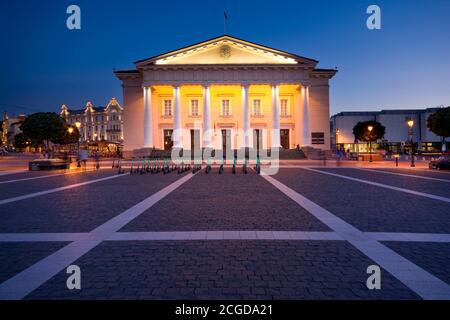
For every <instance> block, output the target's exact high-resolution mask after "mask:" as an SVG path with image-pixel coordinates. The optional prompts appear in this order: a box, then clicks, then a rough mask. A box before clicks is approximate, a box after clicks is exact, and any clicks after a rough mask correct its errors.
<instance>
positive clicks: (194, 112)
mask: <svg viewBox="0 0 450 320" xmlns="http://www.w3.org/2000/svg"><path fill="white" fill-rule="evenodd" d="M198 115H199V111H198V99H192V100H191V116H198Z"/></svg>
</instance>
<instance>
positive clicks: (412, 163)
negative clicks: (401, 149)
mask: <svg viewBox="0 0 450 320" xmlns="http://www.w3.org/2000/svg"><path fill="white" fill-rule="evenodd" d="M406 124H407V125H408V128H409V129H408V135H409V141H410V143H411V149H410V151H409V154H410V155H411V167H415V166H416V165H415V164H414V153H413V148H414V144H413V126H414V120H412V119H408V120H407V121H406Z"/></svg>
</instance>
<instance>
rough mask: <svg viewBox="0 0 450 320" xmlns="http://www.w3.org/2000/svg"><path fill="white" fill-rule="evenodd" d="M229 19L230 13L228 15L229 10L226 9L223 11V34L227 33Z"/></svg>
mask: <svg viewBox="0 0 450 320" xmlns="http://www.w3.org/2000/svg"><path fill="white" fill-rule="evenodd" d="M227 19H228V15H227V12H226V11H225V10H224V11H223V34H227Z"/></svg>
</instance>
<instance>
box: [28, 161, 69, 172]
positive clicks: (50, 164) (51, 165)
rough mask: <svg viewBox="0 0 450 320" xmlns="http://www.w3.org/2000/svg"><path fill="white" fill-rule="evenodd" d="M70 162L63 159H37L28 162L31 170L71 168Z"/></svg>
mask: <svg viewBox="0 0 450 320" xmlns="http://www.w3.org/2000/svg"><path fill="white" fill-rule="evenodd" d="M69 167H70V163H69V162H68V161H65V160H62V159H36V160H33V161H30V162H28V169H29V170H30V171H39V170H61V169H69Z"/></svg>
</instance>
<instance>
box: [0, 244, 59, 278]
mask: <svg viewBox="0 0 450 320" xmlns="http://www.w3.org/2000/svg"><path fill="white" fill-rule="evenodd" d="M66 244H67V242H34V243H26V242H4V243H0V261H1V263H0V282H3V281H5V280H7V279H8V278H10V277H12V276H13V275H15V274H17V273H19V272H20V271H22V270H24V269H26V268H28V267H29V266H31V265H33V264H34V263H36V262H38V261H39V260H41V259H43V258H45V257H46V256H48V255H50V254H52V253H53V252H55V251H56V250H58V249H61V248H62V247H63V246H65V245H66Z"/></svg>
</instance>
